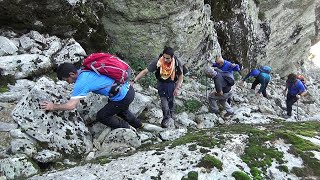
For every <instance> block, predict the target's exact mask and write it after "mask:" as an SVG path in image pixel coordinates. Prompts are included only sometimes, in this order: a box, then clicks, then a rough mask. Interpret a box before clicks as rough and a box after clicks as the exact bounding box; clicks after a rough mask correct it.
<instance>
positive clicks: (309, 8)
mask: <svg viewBox="0 0 320 180" xmlns="http://www.w3.org/2000/svg"><path fill="white" fill-rule="evenodd" d="M315 4H316V1H315V0H285V1H280V0H273V1H261V3H260V5H259V6H260V11H261V13H263V14H264V16H265V18H266V20H267V21H268V23H269V24H270V28H271V34H270V38H269V43H268V45H267V47H266V57H261V58H258V63H260V64H262V63H265V64H269V65H270V66H272V68H273V69H274V71H276V72H278V73H279V74H280V75H281V76H286V75H288V74H289V73H291V72H299V71H302V69H301V68H302V65H303V64H304V61H305V60H307V58H308V56H309V50H310V46H311V40H312V38H313V37H314V35H315V21H316V19H315V7H316V6H315Z"/></svg>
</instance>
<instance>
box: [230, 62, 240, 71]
mask: <svg viewBox="0 0 320 180" xmlns="http://www.w3.org/2000/svg"><path fill="white" fill-rule="evenodd" d="M231 66H232V67H233V68H232V70H233V71H240V66H239V64H235V63H233V64H232V65H231Z"/></svg>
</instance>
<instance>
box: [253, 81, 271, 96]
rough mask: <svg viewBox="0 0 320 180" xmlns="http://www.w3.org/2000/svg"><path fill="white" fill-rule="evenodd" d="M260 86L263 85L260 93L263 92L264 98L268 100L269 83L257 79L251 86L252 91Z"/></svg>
mask: <svg viewBox="0 0 320 180" xmlns="http://www.w3.org/2000/svg"><path fill="white" fill-rule="evenodd" d="M258 84H261V87H260V89H259V91H258V92H259V93H260V92H261V93H262V95H263V97H265V98H267V86H268V84H269V81H266V82H261V81H260V80H259V79H258V78H256V79H255V80H254V81H253V83H252V85H251V89H253V90H255V89H256V86H257V85H258Z"/></svg>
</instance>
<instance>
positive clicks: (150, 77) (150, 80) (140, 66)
mask: <svg viewBox="0 0 320 180" xmlns="http://www.w3.org/2000/svg"><path fill="white" fill-rule="evenodd" d="M130 67H131V68H132V69H133V71H134V75H133V76H132V78H134V77H135V76H137V75H138V73H140V71H142V70H144V69H145V68H146V67H147V64H146V62H145V61H144V60H142V59H131V60H130ZM139 84H140V85H141V86H142V87H144V88H147V87H149V86H151V87H156V85H157V78H156V77H155V75H154V73H148V74H147V75H146V76H145V77H143V78H141V79H140V80H139Z"/></svg>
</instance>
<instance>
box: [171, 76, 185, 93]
mask: <svg viewBox="0 0 320 180" xmlns="http://www.w3.org/2000/svg"><path fill="white" fill-rule="evenodd" d="M182 81H183V73H181V74H180V75H179V76H178V80H177V82H176V87H175V89H174V92H173V95H174V96H177V95H178V92H179V90H180V88H181V85H182Z"/></svg>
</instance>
